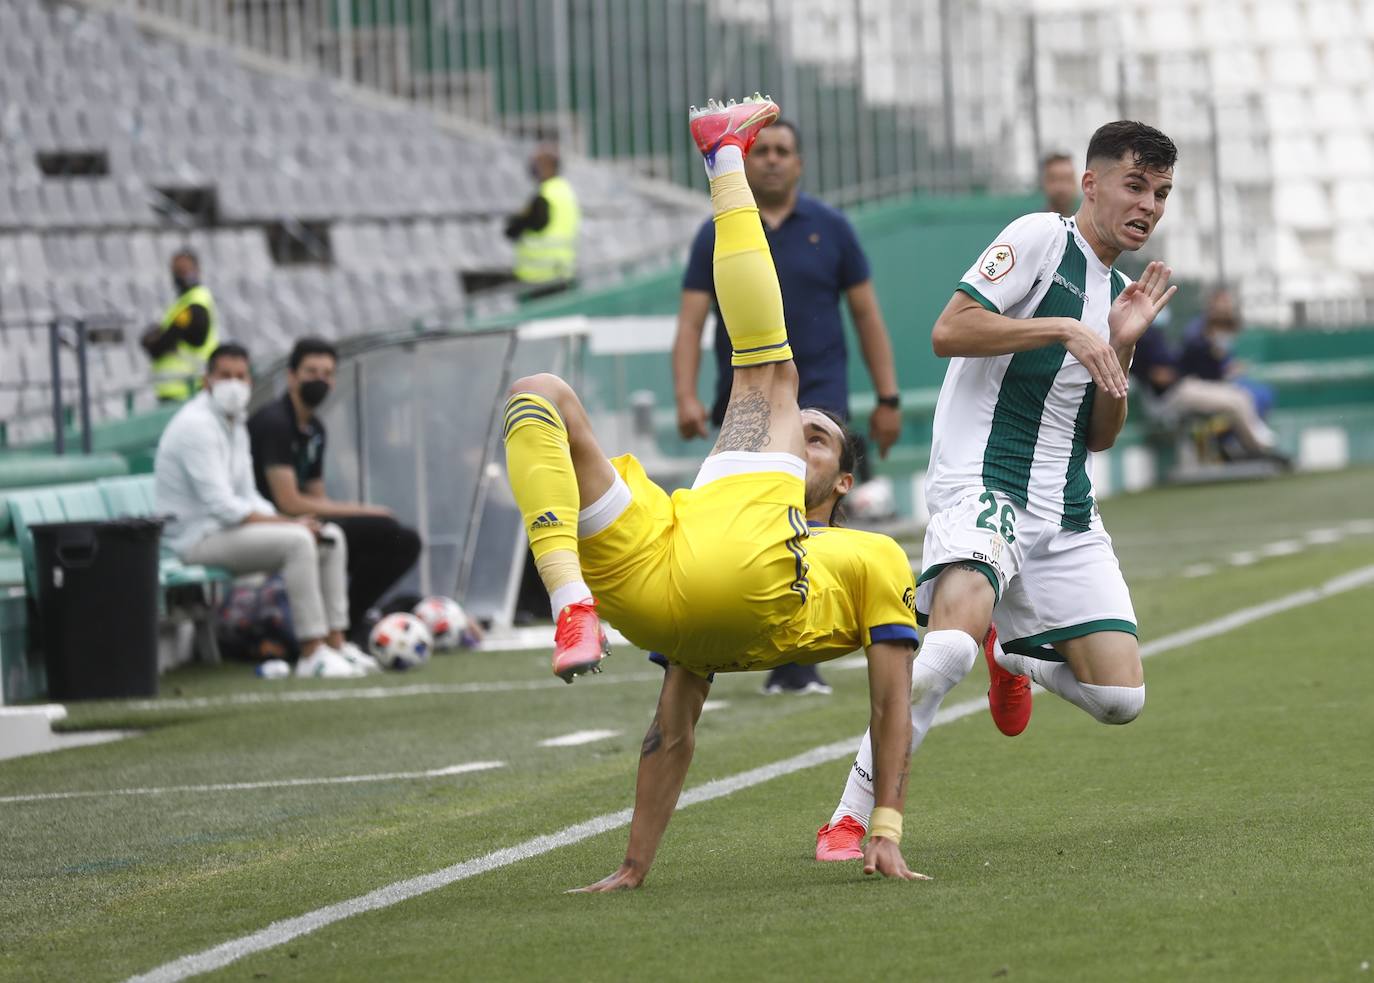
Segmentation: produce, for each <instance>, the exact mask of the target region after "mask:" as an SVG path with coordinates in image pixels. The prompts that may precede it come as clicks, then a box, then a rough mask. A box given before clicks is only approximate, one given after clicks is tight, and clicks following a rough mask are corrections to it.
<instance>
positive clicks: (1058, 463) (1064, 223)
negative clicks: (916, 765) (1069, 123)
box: [816, 120, 1178, 860]
mask: <svg viewBox="0 0 1374 983" xmlns="http://www.w3.org/2000/svg"><path fill="white" fill-rule="evenodd" d="M1177 155H1178V152H1177V149H1176V148H1175V146H1174V143H1173V141H1172V140H1170V139H1169V138H1168V137H1167V136H1165V135H1164V134H1163V133H1161V132H1159V131H1158V130H1156V129H1154V128H1153V127H1150V126H1146V125H1145V124H1143V123H1137V122H1134V121H1131V120H1119V121H1117V122H1114V123H1107V124H1106V125H1104V126H1102V127H1100V128H1099V129H1098V130H1097V132H1096V133H1094V134H1093V137H1092V140H1091V141H1090V142H1089V144H1088V154H1087V168H1086V170H1085V171H1084V173H1083V178H1082V188H1083V200H1082V203H1081V204H1080V205H1079V207H1078V212H1077V214H1075V215H1073V216H1069V217H1064V216H1060V215H1058V214H1056V213H1053V212H1039V213H1036V214H1032V215H1025V216H1023V217H1021V218H1019V219H1017V220H1016V221H1015V222H1013V223H1012V224H1011V225H1009V226H1007V228H1006V229H1005V230H1003V232H1002V233H1001V235H999V236H998V238H997V239H996V240H995V241H994V242H993V244H992V245H991V246H989V247H988V248H987V250H986V251H985V252H984V253H983V255H982V258H981V259H979V260H978V262H977V263H975V264H974V265H973V266H972V267H971V268H970V269H969V271H968V272H967V273H965V274H964V277H963V279H962V280H961V281H960V282H959V285H958V287H957V288H956V290H955V293H954V296H953V297H952V298H951V299H950V301H949V303H948V304H947V305H946V307H945V309H944V312H943V313H941V315H940V317H939V319H938V320H937V321H936V322H935V328H934V331H933V332H932V336H931V342H932V345H933V347H934V349H935V354H937V355H939V356H941V357H948V358H951V361H950V364H949V368H948V370H947V371H946V373H945V379H944V383H943V384H942V385H941V387H940V398H939V401H938V403H937V404H936V408H935V422H934V440H933V442H932V445H931V450H930V469H929V470H928V471H927V473H926V500H927V501H928V502H929V503H930V507H931V511H932V513H933V514H932V517H931V520H930V525H929V526H928V527H927V529H926V539H925V546H924V548H923V551H922V553H923V555H922V561H921V562H922V564H923V566H924V568H925V569H924V570H923V571H922V573H921V576H920V580H919V586H918V588H917V591H916V606H917V611H918V612H920V614H921V615H922V624H925V625H927V628H928V630H927V631H926V634H925V639H924V645H923V646H922V648H921V655H920V657H919V658H918V659H917V660H916V663H915V666H914V668H913V674H912V675H913V679H914V681H915V687H914V688H913V690H912V707H911V715H912V733H913V747H912V750H913V751H914V750H915V749H916V748H917V747H919V746H920V743H921V741H922V739H923V738H924V737H925V734H926V732H927V731H928V730H929V728H930V725H931V723H932V722H933V720H934V717H935V712H936V710H937V709H939V706H940V701H941V700H943V699H944V697H945V694H946V693H948V692H949V691H950V690H951V689H953V688H954V687H955V686H956V685H957V684H958V683H959V681H960V680H962V679H963V678H964V676H965V675H967V673H968V671H969V670H970V669H971V668H972V667H973V663H974V662H975V661H977V658H978V649H979V644H978V640H979V639H982V638H983V637H984V633H986V632H987V631H988V626H989V623H990V622H991V621H994V620H995V621H996V625H997V633H998V634H999V635H1000V636H1001V639H1000V643H1001V647H995V646H994V645H993V644H991V643H989V644H987V645H986V646H985V647H984V654H985V655H986V657H987V660H988V672H989V675H990V677H991V682H992V686H991V688H990V689H989V691H988V702H989V704H990V705H991V708H992V716H993V720H994V721H995V722H996V724H997V726H998V729H1000V730H1001V731H1002V732H1003V733H1004V734H1007V735H1008V736H1014V735H1016V734H1019V733H1021V731H1022V730H1023V729H1024V728H1025V726H1026V724H1027V723H1028V721H1029V719H1030V713H1031V694H1030V684H1031V682H1032V681H1034V682H1036V683H1039V684H1040V685H1041V686H1043V687H1044V688H1045V689H1047V690H1049V691H1050V692H1051V693H1055V694H1057V695H1058V696H1061V697H1063V698H1064V699H1065V700H1067V701H1069V702H1070V703H1072V704H1073V705H1074V706H1077V707H1079V708H1080V709H1082V710H1084V711H1086V712H1087V713H1088V714H1090V715H1091V716H1092V717H1093V718H1094V719H1096V720H1098V721H1099V722H1101V723H1104V724H1126V723H1129V722H1130V721H1132V720H1134V719H1135V718H1136V716H1137V715H1139V713H1140V711H1141V709H1142V708H1143V707H1144V705H1145V676H1144V672H1143V670H1142V667H1141V663H1140V649H1139V646H1138V645H1137V643H1136V623H1135V611H1134V609H1133V607H1132V605H1131V596H1130V591H1129V590H1128V589H1127V587H1126V581H1125V579H1124V578H1123V577H1122V575H1121V567H1120V566H1119V565H1118V564H1117V560H1116V555H1115V553H1114V552H1113V550H1112V540H1111V537H1110V536H1108V535H1107V531H1106V529H1105V528H1104V527H1103V525H1102V517H1101V516H1100V515H1099V514H1098V511H1097V505H1096V503H1095V502H1094V501H1093V496H1092V481H1091V479H1090V477H1089V475H1090V474H1091V472H1092V468H1091V461H1090V460H1089V453H1090V452H1094V451H1101V450H1105V449H1106V448H1108V447H1111V446H1112V444H1113V443H1114V442H1115V441H1116V437H1117V435H1118V434H1119V433H1120V432H1121V427H1122V425H1123V424H1124V423H1125V422H1126V371H1127V369H1128V368H1129V367H1130V364H1131V358H1132V356H1133V354H1134V352H1135V344H1136V341H1137V340H1138V339H1139V338H1140V336H1141V335H1142V334H1143V333H1144V332H1145V329H1146V328H1147V327H1149V326H1150V323H1151V322H1152V321H1153V320H1154V319H1155V316H1156V315H1157V314H1159V312H1160V311H1161V310H1163V309H1164V306H1165V305H1166V304H1167V303H1168V302H1169V300H1170V298H1172V297H1173V295H1174V292H1175V290H1176V289H1177V288H1176V287H1170V286H1169V276H1170V273H1171V272H1172V271H1171V270H1170V269H1169V268H1168V267H1167V266H1165V265H1164V264H1163V263H1160V262H1153V263H1150V264H1149V265H1148V266H1147V267H1146V268H1145V272H1144V273H1143V274H1142V275H1141V278H1140V280H1139V281H1138V282H1135V283H1131V282H1129V281H1128V280H1127V278H1126V277H1125V276H1124V275H1123V274H1122V273H1121V272H1120V271H1119V270H1116V269H1114V268H1113V266H1112V264H1113V263H1115V262H1116V260H1117V258H1118V257H1119V256H1120V255H1121V254H1122V253H1123V252H1133V251H1135V250H1137V249H1139V248H1140V247H1141V246H1143V245H1145V243H1146V241H1147V240H1148V239H1149V237H1150V234H1151V233H1152V232H1154V230H1155V227H1156V226H1157V225H1158V223H1159V221H1160V219H1161V218H1162V217H1163V215H1164V206H1165V203H1166V201H1167V199H1168V196H1169V192H1170V190H1171V189H1172V187H1173V171H1174V161H1175V158H1176V157H1177ZM868 754H869V748H868V739H867V737H865V739H864V742H863V744H862V745H861V747H860V750H859V757H858V760H856V761H855V763H854V767H853V768H852V769H851V770H850V776H849V780H848V784H847V785H846V786H845V790H844V794H843V796H842V797H841V799H840V804H839V807H838V808H837V809H836V810H835V813H834V815H833V816H832V817H831V821H830V822H829V823H827V824H826V825H825V826H822V827H821V829H820V831H819V833H818V834H817V840H816V859H818V860H844V859H851V858H856V857H858V856H859V855H860V853H859V851H858V844H859V843H860V842H861V841H862V839H863V835H864V830H865V828H866V827H867V826H868V823H869V818H868V813H869V810H870V809H872V805H871V803H872V802H873V798H872V795H873V793H872V785H871V782H870V781H869V780H868V771H869V770H870V769H868V768H866V767H865V765H866V762H867V761H869V760H871V759H869V758H868V757H867V756H868Z"/></svg>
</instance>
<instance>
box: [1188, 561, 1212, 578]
mask: <svg viewBox="0 0 1374 983" xmlns="http://www.w3.org/2000/svg"><path fill="white" fill-rule="evenodd" d="M1216 572H1217V568H1216V567H1214V566H1213V565H1212V564H1210V563H1194V564H1192V565H1191V566H1186V567H1184V568H1183V576H1185V577H1210V576H1211V575H1212V574H1214V573H1216Z"/></svg>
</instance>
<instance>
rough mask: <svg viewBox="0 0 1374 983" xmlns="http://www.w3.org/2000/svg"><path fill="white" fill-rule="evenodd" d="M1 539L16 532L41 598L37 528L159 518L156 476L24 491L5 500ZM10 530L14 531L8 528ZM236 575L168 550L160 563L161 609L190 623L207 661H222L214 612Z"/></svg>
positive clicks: (32, 586)
mask: <svg viewBox="0 0 1374 983" xmlns="http://www.w3.org/2000/svg"><path fill="white" fill-rule="evenodd" d="M3 506H4V507H3V508H0V515H3V516H4V517H5V518H4V520H3V523H2V524H0V535H3V534H4V533H6V532H7V531H10V530H12V531H13V534H14V539H15V543H16V545H17V547H18V556H19V559H20V560H21V562H22V566H23V574H24V583H25V585H26V586H27V588H28V592H29V594H30V596H32V597H37V596H38V583H37V577H38V566H37V562H36V560H35V557H34V550H33V530H32V527H33V526H35V525H38V524H41V523H45V522H99V521H102V520H110V519H118V518H124V517H147V518H153V517H156V515H157V507H156V501H155V495H154V491H153V476H152V475H137V476H120V477H113V478H101V479H100V480H98V481H96V482H94V483H90V482H86V483H81V484H72V485H53V486H49V487H43V488H23V489H17V490H12V491H9V492H7V493H5V495H4V499H3ZM6 527H8V528H6ZM232 580H233V575H232V574H231V573H230V572H229V571H228V570H224V569H221V568H219V567H207V566H200V565H197V564H187V563H182V562H181V560H179V559H178V558H177V557H176V556H175V555H174V554H173V553H172V552H171V551H170V550H169V549H167V548H166V547H165V546H164V547H163V549H162V556H161V559H160V561H159V564H158V581H159V584H160V586H161V587H162V591H161V595H160V598H161V604H160V610H161V612H162V614H163V616H164V620H165V621H170V622H173V623H175V622H178V621H190V622H191V623H192V625H193V626H194V628H195V634H196V646H197V649H198V651H199V652H200V656H201V658H202V659H203V660H204V661H207V662H218V661H219V648H218V646H217V644H216V642H215V632H214V609H215V590H216V587H217V585H219V584H226V583H230V582H232Z"/></svg>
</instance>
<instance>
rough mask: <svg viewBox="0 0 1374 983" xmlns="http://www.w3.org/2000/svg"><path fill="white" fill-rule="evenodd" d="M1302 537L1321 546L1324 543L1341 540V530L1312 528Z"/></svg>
mask: <svg viewBox="0 0 1374 983" xmlns="http://www.w3.org/2000/svg"><path fill="white" fill-rule="evenodd" d="M1303 538H1304V539H1306V540H1307V541H1308V542H1309V543H1312V544H1313V545H1314V546H1321V545H1323V544H1326V543H1339V542H1340V541H1341V531H1340V530H1339V529H1313V530H1312V531H1311V532H1309V533H1308V534H1307V535H1306V536H1304V537H1303Z"/></svg>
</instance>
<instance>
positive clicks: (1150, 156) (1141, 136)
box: [1088, 119, 1178, 171]
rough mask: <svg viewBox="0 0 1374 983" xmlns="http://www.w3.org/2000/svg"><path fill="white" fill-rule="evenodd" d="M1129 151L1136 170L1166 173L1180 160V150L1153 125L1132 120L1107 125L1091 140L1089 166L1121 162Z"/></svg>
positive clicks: (1099, 129) (1099, 128)
mask: <svg viewBox="0 0 1374 983" xmlns="http://www.w3.org/2000/svg"><path fill="white" fill-rule="evenodd" d="M1127 151H1129V152H1130V154H1131V159H1132V161H1133V162H1134V163H1135V165H1136V167H1145V168H1149V169H1150V170H1157V171H1167V170H1168V169H1169V168H1171V167H1173V166H1174V161H1176V160H1178V147H1176V146H1174V141H1172V140H1170V139H1169V138H1168V137H1166V136H1165V135H1164V134H1163V133H1160V132H1159V131H1158V130H1156V129H1155V128H1154V127H1153V126H1148V125H1146V124H1145V123H1139V122H1137V121H1135V120H1133V119H1119V120H1117V121H1116V122H1114V123H1104V124H1103V125H1102V126H1099V127H1098V128H1097V132H1096V133H1094V134H1093V138H1092V139H1091V140H1089V141H1088V166H1089V167H1092V163H1093V161H1095V160H1120V159H1121V157H1122V156H1123V155H1124V154H1125V153H1126V152H1127Z"/></svg>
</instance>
